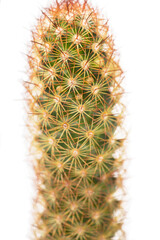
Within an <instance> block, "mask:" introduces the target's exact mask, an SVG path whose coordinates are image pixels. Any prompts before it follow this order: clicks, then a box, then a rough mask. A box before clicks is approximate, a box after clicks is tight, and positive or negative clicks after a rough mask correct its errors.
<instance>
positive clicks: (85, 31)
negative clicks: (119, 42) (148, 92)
mask: <svg viewBox="0 0 160 240" xmlns="http://www.w3.org/2000/svg"><path fill="white" fill-rule="evenodd" d="M28 62H29V81H26V82H25V88H26V94H27V96H28V109H29V114H28V116H29V121H30V124H29V125H30V127H29V129H30V130H31V131H30V132H31V135H32V137H33V138H32V143H31V148H32V153H33V152H34V154H33V162H32V163H33V167H34V171H35V176H36V189H37V195H36V198H35V199H34V208H35V213H34V224H33V225H34V227H33V239H34V240H53V239H55V240H60V239H61V240H74V239H75V240H91V239H93V240H94V239H96V240H109V239H125V233H124V230H123V219H124V209H123V207H122V203H123V201H122V199H121V198H118V196H117V195H116V194H117V192H118V191H119V190H123V176H122V170H123V162H124V159H123V156H122V154H121V152H123V151H120V150H121V149H123V146H124V140H125V138H122V137H121V138H120V137H118V136H117V132H118V131H120V129H122V123H123V121H122V120H123V115H124V114H123V112H124V107H123V104H122V103H121V96H122V94H123V88H122V87H121V81H122V79H123V71H122V69H121V67H120V65H119V60H117V53H116V49H115V47H114V41H113V38H112V35H109V27H108V21H107V22H106V21H105V20H104V19H102V17H101V16H100V14H99V13H98V10H94V9H93V8H92V7H91V6H90V5H89V4H88V3H87V1H84V3H83V4H82V3H80V2H79V0H75V1H74V0H66V1H61V2H60V3H59V2H58V1H56V3H55V4H53V6H50V7H49V8H46V9H45V10H44V11H42V15H41V17H40V18H39V19H38V23H37V26H36V28H35V29H34V31H33V32H32V41H31V47H30V50H29V54H28ZM122 192H123V191H122ZM122 195H123V194H122Z"/></svg>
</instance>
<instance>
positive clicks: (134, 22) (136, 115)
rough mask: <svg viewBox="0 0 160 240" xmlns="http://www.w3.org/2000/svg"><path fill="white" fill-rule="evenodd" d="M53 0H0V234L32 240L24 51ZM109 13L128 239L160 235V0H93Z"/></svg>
mask: <svg viewBox="0 0 160 240" xmlns="http://www.w3.org/2000/svg"><path fill="white" fill-rule="evenodd" d="M49 2H50V3H51V2H52V0H50V1H47V0H1V2H0V229H1V230H0V238H1V239H3V240H10V239H16V240H29V239H30V238H29V236H30V224H31V219H32V196H33V192H34V190H33V182H32V177H33V172H32V169H31V167H30V165H29V163H28V162H27V158H28V157H27V154H28V152H27V150H28V149H27V142H26V140H25V132H26V130H25V126H24V125H25V118H26V115H25V114H26V112H25V109H24V101H23V98H24V95H23V94H24V89H23V86H22V80H23V79H26V75H25V71H26V67H27V63H26V58H25V53H27V52H26V51H27V44H28V43H29V41H30V39H31V38H30V37H31V34H30V30H31V29H32V27H33V26H34V24H35V23H36V17H39V15H40V9H42V8H43V7H45V6H48V3H49ZM90 2H92V3H93V6H97V7H99V9H100V11H101V12H102V13H103V14H104V15H105V16H106V18H109V25H110V28H111V32H112V33H113V35H114V39H115V44H116V47H117V48H118V50H119V53H120V57H121V62H120V63H121V67H122V68H123V70H124V72H125V81H124V87H125V91H126V105H127V128H128V130H129V137H128V146H127V155H128V159H129V165H128V173H127V181H126V188H127V194H128V196H127V200H128V203H127V205H126V209H127V212H128V214H127V221H126V225H125V229H126V233H127V240H158V239H160V231H159V228H160V219H159V217H160V187H159V185H160V141H159V136H160V106H159V105H160V61H159V56H160V30H159V29H160V13H159V10H160V6H159V1H158V0H152V1H151V0H134V1H131V0H92V1H90Z"/></svg>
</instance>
